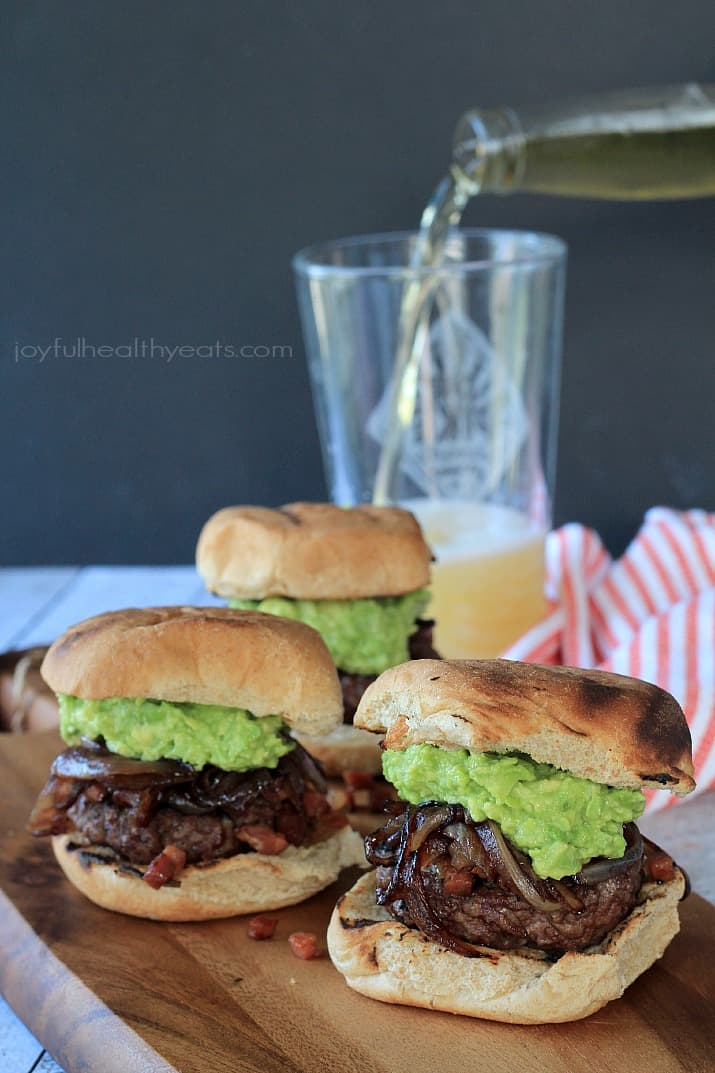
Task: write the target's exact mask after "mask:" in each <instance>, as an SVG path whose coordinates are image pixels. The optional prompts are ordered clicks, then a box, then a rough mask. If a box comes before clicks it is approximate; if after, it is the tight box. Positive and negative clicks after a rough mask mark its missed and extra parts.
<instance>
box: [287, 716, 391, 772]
mask: <svg viewBox="0 0 715 1073" xmlns="http://www.w3.org/2000/svg"><path fill="white" fill-rule="evenodd" d="M293 737H294V738H297V739H298V741H299V742H300V744H301V745H302V746H303V748H304V749H307V750H308V752H309V753H310V755H311V756H314V757H315V759H316V760H319V761H320V763H321V764H322V765H323V769H324V771H325V774H326V775H341V774H342V772H343V771H365V772H367V774H368V775H381V774H382V751H381V749H380V741H381V740H382V739H381V738H380V737H378V736H377V735H376V734H373V733H372V732H371V731H369V730H358V728H357V727H354V726H352V724H351V723H343V724H342V725H341V726H339V727H336V728H335V730H331V732H330V733H329V734H323V735H322V736H321V737H309V736H308V735H307V734H294V735H293Z"/></svg>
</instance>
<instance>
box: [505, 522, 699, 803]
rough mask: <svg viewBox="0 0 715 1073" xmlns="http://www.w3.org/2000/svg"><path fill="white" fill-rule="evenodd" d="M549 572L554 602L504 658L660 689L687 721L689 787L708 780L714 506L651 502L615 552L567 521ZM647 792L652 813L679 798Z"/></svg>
mask: <svg viewBox="0 0 715 1073" xmlns="http://www.w3.org/2000/svg"><path fill="white" fill-rule="evenodd" d="M546 575H547V582H546V586H547V588H546V591H547V596H548V597H549V599H550V600H551V601H552V602H553V610H552V612H551V613H550V614H549V615H548V616H547V617H546V618H545V619H543V620H542V621H541V622H540V623H539V624H538V625H537V626H534V627H533V629H531V630H529V632H528V633H526V634H525V635H524V636H523V637H522V638H520V640H518V641H517V642H516V643H515V644H514V645H512V646H511V648H509V649H508V650H507V651H506V652H505V653H504V655H505V657H507V658H508V659H521V660H526V661H528V662H533V663H551V664H558V663H563V664H566V665H567V666H572V667H599V668H601V669H602V670H606V671H615V672H616V673H617V674H629V675H633V676H634V677H636V678H643V679H645V680H646V681H647V682H654V683H656V685H659V686H662V688H663V689H667V690H668V692H670V693H672V694H673V696H675V697H676V699H677V700H678V701H680V703H681V705H682V706H683V709H684V711H685V714H686V717H687V720H688V724H689V726H690V732H691V735H692V738H693V761H694V764H695V778H696V781H697V783H698V787H697V790H696V791H695V792H696V793H702V791H703V790H707V789H710V788H712V787H713V786H715V514H707V513H706V512H705V511H702V510H689V511H683V512H679V511H675V510H669V509H667V508H665V507H654V508H653V509H652V510H649V511H648V513H647V514H646V516H645V519H644V522H643V525H642V527H641V529H640V530H639V532H638V534H637V535H636V537H635V539H634V540H633V542H632V543H631V544H630V545H629V546H628V548H627V549H626V551H625V552H624V554H623V556H622V557H621V558H620V559H618V560H616V561H614V560H612V559H611V557H610V555H609V554H608V552H607V551H606V549H605V548H604V546H603V544H602V543H601V540H600V538H599V537H598V534H597V533H595V532H594V531H593V530H592V529H587V528H586V527H585V526H582V525H575V524H572V525H565V526H564V527H563V528H562V529H557V530H556V531H555V532H553V533H550V534H549V536H548V537H547V541H546ZM646 797H647V804H646V811H649V812H654V811H656V810H658V809H662V808H667V807H669V806H670V805H672V804H674V803H675V802H677V801H678V800H679V799H678V798H676V797H674V796H673V795H672V794H664V793H662V792H661V793H659V792H657V791H649V792H648V793H647V794H646Z"/></svg>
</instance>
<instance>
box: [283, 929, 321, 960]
mask: <svg viewBox="0 0 715 1073" xmlns="http://www.w3.org/2000/svg"><path fill="white" fill-rule="evenodd" d="M288 945H289V946H290V948H291V951H292V952H293V953H294V954H295V956H296V957H297V958H300V959H301V960H302V961H311V960H312V959H313V958H322V956H323V951H322V950H321V949H320V947H319V946H318V936H317V935H316V934H315V932H314V931H294V932H293V934H292V935H289V936H288Z"/></svg>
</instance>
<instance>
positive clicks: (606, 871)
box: [578, 823, 643, 883]
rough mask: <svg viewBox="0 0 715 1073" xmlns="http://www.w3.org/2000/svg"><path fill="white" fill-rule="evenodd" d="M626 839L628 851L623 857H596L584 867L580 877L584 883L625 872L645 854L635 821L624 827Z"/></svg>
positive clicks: (597, 881)
mask: <svg viewBox="0 0 715 1073" xmlns="http://www.w3.org/2000/svg"><path fill="white" fill-rule="evenodd" d="M623 834H624V836H625V839H626V852H625V853H624V854H623V856H622V857H596V858H595V859H594V860H592V861H589V862H588V864H587V865H586V866H585V868H582V869H581V871H580V872H579V874H578V878H579V880H580V881H581V882H583V883H602V882H603V880H604V879H610V877H611V876H614V875H618V874H619V873H620V872H625V871H626V869H628V868H629V867H630V866H631V865H632V864H633V863H634V862H635V861H639V860H640V859H641V857H642V856H643V838H642V836H641V833H640V831H639V830H638V828H637V827H636V825H635V824H634V823H627V824H626V826H625V827H624V829H623Z"/></svg>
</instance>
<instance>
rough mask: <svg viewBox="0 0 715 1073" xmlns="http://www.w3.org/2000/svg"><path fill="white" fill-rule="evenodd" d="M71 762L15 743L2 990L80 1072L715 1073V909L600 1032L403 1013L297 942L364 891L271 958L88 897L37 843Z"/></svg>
mask: <svg viewBox="0 0 715 1073" xmlns="http://www.w3.org/2000/svg"><path fill="white" fill-rule="evenodd" d="M58 750H59V739H58V738H57V737H56V736H55V735H54V734H44V735H32V736H29V735H26V736H16V737H11V736H9V735H8V736H6V737H3V738H2V739H0V808H1V809H2V817H3V824H2V831H1V832H0V837H1V839H2V841H1V842H0V988H1V989H2V991H3V993H4V994H5V996H6V997H7V999H8V1001H9V1002H10V1004H11V1005H12V1006H13V1007H14V1009H15V1010H16V1011H17V1012H18V1014H19V1015H20V1016H21V1017H22V1018H23V1020H24V1021H25V1022H26V1023H27V1025H28V1026H29V1027H30V1028H31V1030H32V1031H33V1032H34V1033H35V1034H36V1035H37V1036H38V1038H39V1039H40V1040H41V1041H42V1043H43V1044H44V1045H45V1046H46V1047H47V1048H48V1050H50V1051H51V1052H52V1054H54V1056H55V1057H56V1058H57V1060H58V1061H59V1062H60V1063H61V1064H62V1065H63V1066H64V1067H65V1069H66V1070H67V1071H68V1073H79V1071H80V1070H82V1071H88V1070H97V1071H101V1073H166V1071H170V1070H179V1071H181V1073H209V1071H210V1073H229V1071H231V1073H234V1071H251V1073H254V1071H259V1070H260V1071H263V1073H279V1071H280V1073H306V1071H311V1073H312V1071H314V1070H332V1071H335V1073H343V1071H344V1073H357V1071H358V1070H359V1071H361V1073H388V1071H389V1073H421V1071H422V1070H425V1071H426V1070H430V1071H434V1070H440V1071H442V1070H444V1071H448V1070H459V1071H460V1073H461V1071H464V1070H489V1071H490V1073H514V1071H515V1070H518V1071H519V1073H536V1071H539V1073H616V1071H619V1073H620V1071H628V1073H646V1071H647V1073H712V1071H713V1070H714V1069H715V1027H714V1021H715V1019H714V1016H713V1014H714V1010H713V999H714V996H715V907H713V906H712V905H710V904H709V903H708V902H705V901H704V900H703V899H701V898H698V897H697V896H692V897H691V898H690V899H688V900H687V901H686V902H685V903H683V906H682V924H683V927H682V932H681V934H680V935H679V936H678V938H677V939H676V940H674V942H673V944H672V945H671V947H670V948H669V950H668V951H667V952H666V955H665V957H664V958H663V959H662V960H661V961H660V962H659V963H658V964H657V965H656V966H655V967H654V968H652V969H651V970H650V971H649V972H648V973H646V974H645V975H644V976H643V977H641V979H640V980H638V981H637V982H636V983H635V984H634V985H633V986H632V987H631V988H630V989H629V990H628V992H627V993H626V995H625V997H624V998H623V999H621V1000H620V1001H618V1002H615V1003H611V1004H610V1005H609V1006H607V1007H606V1008H605V1009H604V1010H601V1011H600V1012H599V1013H597V1014H594V1015H593V1016H592V1017H590V1018H589V1019H588V1020H586V1021H581V1022H576V1023H573V1024H567V1025H548V1026H539V1027H528V1028H527V1027H524V1028H522V1027H513V1026H508V1025H500V1024H492V1023H490V1022H486V1021H477V1020H472V1019H468V1018H462V1017H453V1016H450V1015H449V1014H441V1013H429V1012H426V1011H422V1010H413V1009H407V1008H403V1007H396V1006H387V1005H384V1004H382V1003H376V1002H372V1001H370V1000H369V999H366V998H362V997H361V996H359V995H356V994H355V993H354V992H352V991H350V990H349V989H348V988H347V987H346V986H345V984H344V983H343V980H342V978H341V977H340V976H339V975H338V974H337V973H336V971H335V970H334V969H333V967H332V965H331V964H330V961H329V960H328V959H327V958H324V959H322V960H320V961H312V962H302V961H299V960H297V959H296V958H295V957H294V956H293V955H292V954H291V952H290V949H289V947H288V944H287V941H286V940H287V937H288V935H289V934H290V932H292V931H298V930H311V931H317V932H318V933H321V934H323V933H324V931H325V927H326V925H327V921H328V917H329V915H330V910H331V908H332V905H333V904H334V902H335V899H336V897H337V895H338V893H339V892H340V890H342V889H343V888H345V887H346V886H348V885H349V884H350V883H351V882H352V881H353V880H354V874H352V875H351V874H348V875H345V876H344V877H343V881H342V883H341V884H340V885H336V886H335V887H333V888H331V889H330V890H329V891H326V892H325V894H324V895H322V896H319V897H317V898H315V899H312V900H311V901H310V902H308V903H306V904H304V905H302V906H298V907H295V908H292V909H284V910H281V911H279V912H277V913H276V914H275V915H276V916H277V917H278V918H279V926H278V931H277V933H276V935H275V937H274V938H273V939H272V940H271V941H269V942H263V943H257V942H253V941H251V940H249V939H248V938H247V936H246V921H245V919H241V918H236V919H234V920H228V921H214V922H210V923H205V924H193V925H190V924H182V925H170V924H154V923H151V922H149V921H142V920H136V919H133V918H131V917H122V916H121V915H118V914H113V913H108V912H105V911H103V910H101V909H98V908H97V907H95V906H94V905H92V904H91V903H90V902H88V901H86V900H85V899H84V898H82V896H81V895H80V894H79V893H77V892H76V891H75V890H74V889H73V888H72V887H70V886H69V884H67V882H66V881H65V880H64V878H63V877H62V875H61V873H60V870H59V868H58V866H57V865H56V863H55V861H54V857H53V855H52V851H51V848H50V846H49V843H48V842H47V840H35V839H33V838H31V837H30V836H29V835H27V834H26V832H25V823H26V819H27V815H28V813H29V810H30V808H31V805H32V802H33V800H34V797H35V794H36V793H37V791H38V790H39V789H40V787H41V786H42V784H43V782H44V779H45V776H46V772H47V768H48V766H49V763H50V761H51V759H52V757H53V756H54V754H55V753H56V752H57V751H58ZM670 848H671V849H672V850H673V852H675V853H676V856H677V847H670Z"/></svg>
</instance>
